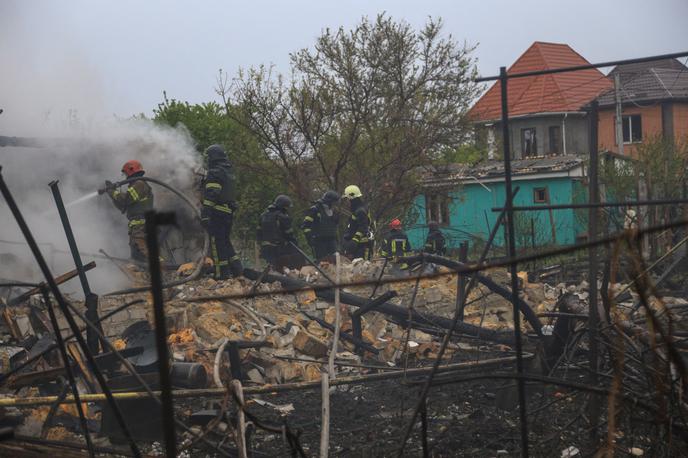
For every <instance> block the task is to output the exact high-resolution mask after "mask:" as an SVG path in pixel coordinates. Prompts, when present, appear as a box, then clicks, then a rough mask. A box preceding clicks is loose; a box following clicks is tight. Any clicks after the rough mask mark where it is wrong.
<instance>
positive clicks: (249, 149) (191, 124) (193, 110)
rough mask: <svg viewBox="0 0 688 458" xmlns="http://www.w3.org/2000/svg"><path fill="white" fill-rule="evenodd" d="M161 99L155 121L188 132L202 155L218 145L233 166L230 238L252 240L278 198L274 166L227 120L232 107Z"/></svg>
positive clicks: (253, 141)
mask: <svg viewBox="0 0 688 458" xmlns="http://www.w3.org/2000/svg"><path fill="white" fill-rule="evenodd" d="M163 95H164V99H163V101H162V102H161V103H160V104H158V107H157V108H156V109H155V110H153V113H154V118H153V119H154V121H155V122H158V123H162V124H167V125H169V126H172V127H181V126H183V128H185V129H187V130H188V131H189V134H190V135H191V137H192V138H193V139H194V141H195V142H196V148H197V150H198V152H199V154H201V152H202V151H204V150H205V148H207V147H208V146H210V145H212V144H215V143H219V144H221V145H223V146H224V147H225V150H226V151H227V154H228V156H229V158H230V160H231V161H232V163H233V164H234V166H235V168H236V170H237V173H236V177H237V181H238V186H237V190H238V203H239V209H238V210H237V213H236V217H235V222H234V231H233V234H234V235H235V236H236V237H237V238H238V239H241V240H242V241H243V242H244V244H246V243H247V242H249V241H250V240H253V239H254V236H255V229H256V225H257V219H258V215H259V214H260V213H261V212H262V210H263V209H264V208H265V207H266V206H267V205H268V203H269V202H271V201H272V200H273V199H274V198H275V195H277V194H279V193H280V192H281V191H280V189H281V188H282V187H281V184H280V182H279V180H278V178H277V177H278V176H279V173H278V171H277V170H273V172H272V173H270V169H271V168H272V169H275V165H274V164H273V163H272V162H270V161H268V160H267V159H266V158H265V156H264V155H263V154H262V151H261V149H260V146H259V143H258V142H257V141H256V138H255V136H254V135H253V134H252V133H251V132H250V131H248V130H247V129H245V128H244V127H243V126H242V125H240V124H239V123H237V122H236V121H235V120H234V116H228V114H227V110H228V109H233V108H231V107H227V106H223V105H220V104H218V103H216V102H208V103H202V104H189V103H188V102H181V101H179V100H175V99H169V98H168V97H167V94H165V93H163Z"/></svg>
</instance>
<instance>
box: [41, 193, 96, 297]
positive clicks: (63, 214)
mask: <svg viewBox="0 0 688 458" xmlns="http://www.w3.org/2000/svg"><path fill="white" fill-rule="evenodd" d="M58 183H59V181H58V180H55V181H51V182H50V184H49V186H50V190H51V191H52V193H53V198H54V199H55V205H56V206H57V212H58V213H59V214H60V221H62V227H64V231H65V236H66V237H67V243H68V244H69V250H70V251H71V252H72V258H74V265H75V266H76V271H77V273H78V274H79V281H80V282H81V288H82V289H83V290H84V296H87V295H89V294H91V287H90V286H89V284H88V278H86V272H85V271H84V265H83V263H82V262H81V255H79V249H78V248H77V246H76V240H75V239H74V232H72V225H71V224H70V223H69V217H68V216H67V210H66V209H65V206H64V202H63V201H62V195H61V194H60V188H58V186H57V185H58Z"/></svg>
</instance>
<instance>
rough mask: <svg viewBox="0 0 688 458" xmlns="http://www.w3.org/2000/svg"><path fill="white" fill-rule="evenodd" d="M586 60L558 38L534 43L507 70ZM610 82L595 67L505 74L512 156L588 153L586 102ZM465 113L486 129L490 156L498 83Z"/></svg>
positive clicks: (495, 137) (496, 131) (494, 146)
mask: <svg viewBox="0 0 688 458" xmlns="http://www.w3.org/2000/svg"><path fill="white" fill-rule="evenodd" d="M585 64H589V62H588V61H587V60H586V59H585V58H584V57H583V56H581V55H580V54H578V53H577V52H576V51H575V50H573V48H571V47H570V46H569V45H567V44H562V43H545V42H541V41H536V42H535V43H533V44H532V45H531V46H530V47H529V48H528V49H527V50H526V51H525V52H524V53H523V54H522V55H521V56H520V57H519V58H518V59H516V62H514V64H513V65H512V66H511V67H510V68H509V69H508V70H507V73H509V74H514V73H525V72H531V71H538V70H549V69H556V68H561V67H571V66H576V65H585ZM611 87H612V83H611V82H610V80H609V79H608V78H607V77H606V76H605V75H604V74H603V73H602V72H600V71H599V70H597V69H587V70H579V71H575V72H564V73H553V74H548V75H538V76H530V77H524V78H514V79H510V80H509V83H508V108H509V127H510V133H511V135H510V137H511V145H510V146H511V153H512V159H526V158H532V157H542V156H551V155H572V154H573V155H578V154H585V155H587V154H588V124H587V122H588V121H587V117H586V116H587V114H586V112H585V110H584V107H585V105H587V104H588V103H589V102H590V101H592V100H593V99H595V98H596V97H597V96H598V95H600V94H601V93H603V92H605V91H607V90H609V89H610V88H611ZM469 116H470V117H471V118H472V119H473V121H474V122H475V123H476V125H477V126H479V127H483V128H485V130H486V135H487V143H488V145H489V149H490V157H491V158H496V157H497V156H498V155H500V151H499V150H500V149H501V148H499V147H498V145H499V144H500V141H501V132H502V130H501V122H500V120H501V116H502V110H501V83H500V82H499V81H498V82H496V83H495V84H493V85H492V87H491V88H490V89H488V91H487V92H486V93H485V94H484V95H483V96H482V97H481V98H480V99H479V100H478V102H477V103H476V104H475V105H474V106H473V108H471V110H470V112H469Z"/></svg>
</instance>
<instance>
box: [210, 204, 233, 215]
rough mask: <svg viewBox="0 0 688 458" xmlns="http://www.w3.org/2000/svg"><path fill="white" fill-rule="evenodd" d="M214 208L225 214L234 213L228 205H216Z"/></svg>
mask: <svg viewBox="0 0 688 458" xmlns="http://www.w3.org/2000/svg"><path fill="white" fill-rule="evenodd" d="M213 208H214V209H215V210H217V211H221V212H224V213H232V209H231V208H229V205H227V204H222V205H219V204H218V205H215V206H214V207H213Z"/></svg>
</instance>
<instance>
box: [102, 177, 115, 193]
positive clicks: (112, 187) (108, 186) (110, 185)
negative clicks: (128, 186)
mask: <svg viewBox="0 0 688 458" xmlns="http://www.w3.org/2000/svg"><path fill="white" fill-rule="evenodd" d="M115 189H117V187H116V186H115V183H113V182H112V181H110V180H105V190H106V191H107V192H112V191H114V190H115Z"/></svg>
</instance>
